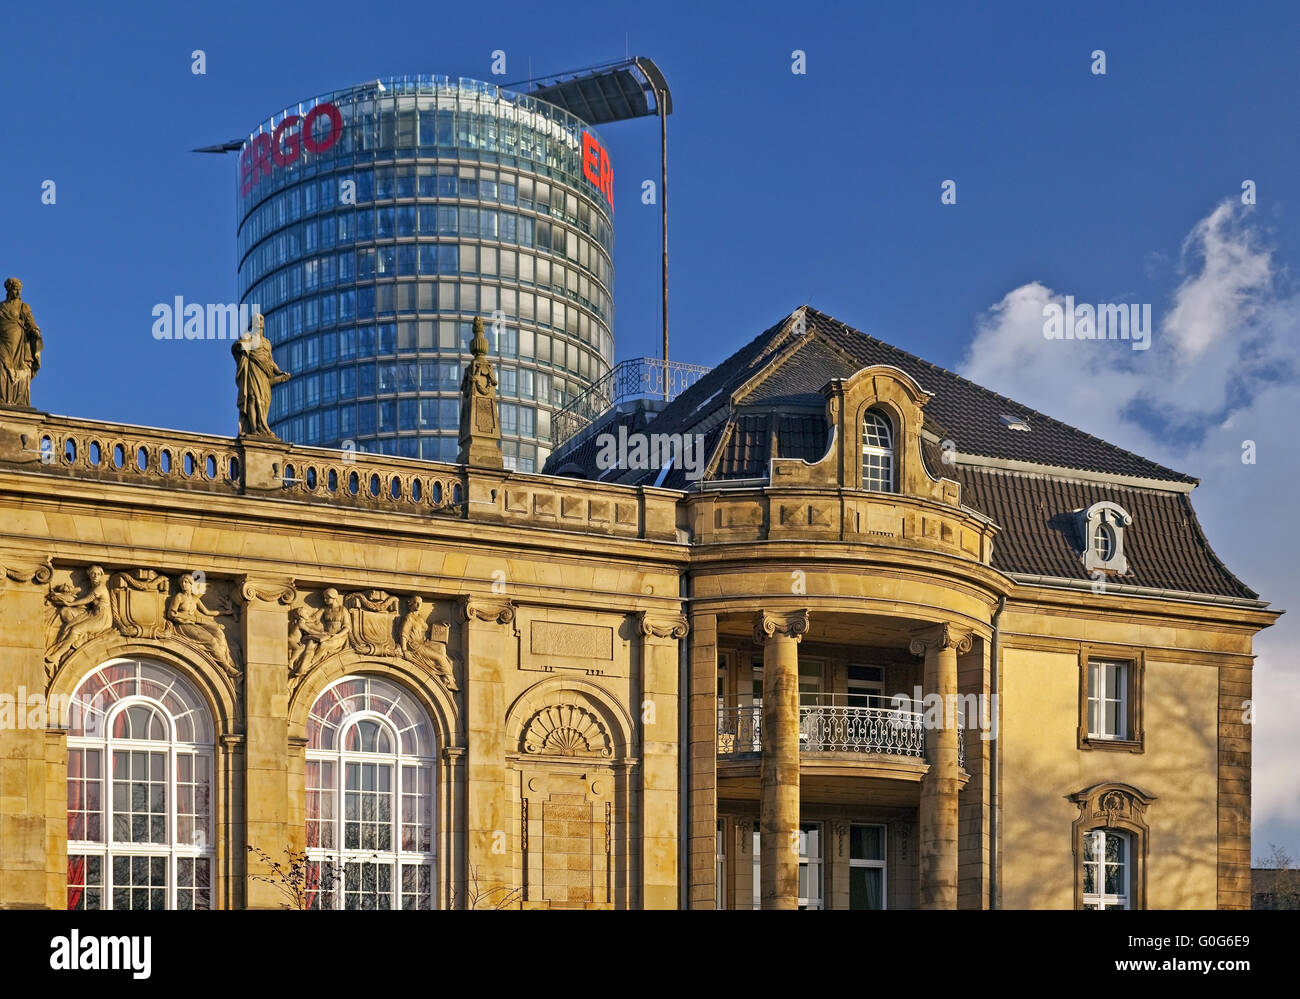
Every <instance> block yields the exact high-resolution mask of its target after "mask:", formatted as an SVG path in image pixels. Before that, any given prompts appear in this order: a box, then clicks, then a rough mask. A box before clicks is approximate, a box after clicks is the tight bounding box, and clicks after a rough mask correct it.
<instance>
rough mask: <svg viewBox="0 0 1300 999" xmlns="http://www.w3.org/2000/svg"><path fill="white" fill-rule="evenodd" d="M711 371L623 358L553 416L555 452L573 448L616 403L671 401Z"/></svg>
mask: <svg viewBox="0 0 1300 999" xmlns="http://www.w3.org/2000/svg"><path fill="white" fill-rule="evenodd" d="M711 370H713V369H712V368H707V367H703V366H701V365H699V364H683V363H682V362H681V361H664V360H663V359H662V358H657V357H634V358H630V359H629V360H626V361H620V362H619V363H618V364H616V365H614V367H612V368H610V369H609V370H608V371H607V372H605V374H603V375H602V376H601V377H600V378H598V379H596V381H594V382H593V383H592V384H591V385H590V387H588V388H587V389H586V390H585V391H583V392H580V393H579V394H578V395H576V396H575V397H574V398H573V399H572V400H571V401H570V402H569V404H568V405H567V406H565V407H564V408H563V409H562V410H560V411H559V412H558V413H556V414H555V415H554V416H552V417H551V450H552V452H553V453H561V452H564V451H567V450H571V448H572V446H573V445H574V444H576V443H577V438H578V436H579V435H580V434H581V433H582V431H584V430H586V429H587V428H588V427H590V426H591V425H592V424H594V423H595V422H596V421H597V420H599V419H600V417H602V416H603V415H604V414H605V413H607V412H609V411H610V410H611V409H613V408H615V407H616V406H618V405H620V404H622V403H626V402H631V401H632V400H637V399H640V400H646V401H648V402H657V403H660V404H666V403H669V402H672V400H673V399H676V398H677V397H678V396H679V395H681V394H682V393H683V392H685V391H686V390H687V389H688V388H690V387H691V386H692V385H694V384H695V383H696V382H697V381H699V380H700V379H701V378H702V377H703V376H704V375H706V374H708V373H709V372H710V371H711ZM566 445H568V446H567V447H566Z"/></svg>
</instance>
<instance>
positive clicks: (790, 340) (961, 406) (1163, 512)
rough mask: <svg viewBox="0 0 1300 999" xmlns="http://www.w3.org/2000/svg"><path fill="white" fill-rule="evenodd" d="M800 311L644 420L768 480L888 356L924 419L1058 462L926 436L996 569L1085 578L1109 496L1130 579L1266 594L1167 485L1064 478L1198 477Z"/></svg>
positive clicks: (723, 470)
mask: <svg viewBox="0 0 1300 999" xmlns="http://www.w3.org/2000/svg"><path fill="white" fill-rule="evenodd" d="M797 318H798V313H795V314H792V315H791V316H788V317H786V318H785V319H783V320H782V321H781V322H779V323H777V324H776V325H775V326H772V327H771V328H769V329H767V330H764V331H763V332H762V333H761V334H759V335H758V336H757V337H755V338H754V339H753V340H751V341H750V342H749V343H747V344H745V346H743V347H741V348H740V349H739V350H738V351H736V353H734V354H733V355H732V356H731V357H729V358H728V359H727V360H725V361H723V362H722V363H721V364H720V365H718V366H717V367H716V368H714V369H713V370H712V371H711V372H709V373H708V374H707V375H705V376H704V377H703V378H701V379H700V380H699V381H698V382H697V383H696V384H695V385H693V386H691V388H689V389H687V390H686V391H685V392H683V393H682V394H681V395H680V396H678V397H677V398H676V399H675V400H673V402H671V403H670V404H669V405H668V406H667V407H665V408H664V410H663V411H662V412H661V413H660V415H659V416H658V417H657V418H656V419H655V420H654V421H653V423H652V424H650V425H649V426H648V427H647V428H646V429H647V430H648V431H649V432H651V433H663V434H693V433H703V434H704V436H705V455H706V460H712V461H713V463H714V467H713V469H712V472H711V474H710V478H712V479H750V478H763V477H766V475H767V473H768V467H769V464H768V463H769V461H770V459H771V458H772V453H771V452H772V444H773V435H772V429H773V426H775V429H776V450H777V456H778V457H783V458H801V459H803V460H805V461H816V460H817V459H818V458H820V457H822V456H823V455H824V454H825V453H826V447H827V443H828V429H829V428H828V427H827V424H826V420H825V398H824V397H823V396H822V393H821V389H822V386H824V385H825V384H826V383H827V382H828V381H830V380H831V379H832V378H847V377H849V376H851V375H852V374H853V373H854V372H856V371H859V370H861V369H862V368H864V367H869V366H871V365H876V364H883V365H889V366H892V367H896V368H899V369H901V370H902V371H904V372H906V373H907V374H909V375H910V376H911V377H912V378H914V379H915V380H916V381H917V382H918V383H919V384H920V386H921V388H923V389H924V390H926V391H927V392H929V393H931V396H932V398H931V399H930V401H929V403H927V404H926V407H925V410H924V414H925V428H926V430H927V431H928V432H930V433H933V434H935V435H937V436H938V437H939V438H940V439H942V440H951V441H952V442H953V445H954V446H955V449H956V451H957V452H958V453H959V454H964V455H972V456H983V457H988V458H996V459H1001V460H1004V461H1019V462H1026V463H1029V464H1034V465H1041V466H1048V467H1051V468H1056V469H1059V470H1060V473H1059V475H1060V477H1059V478H1052V477H1049V476H1045V475H1037V474H1023V473H1015V472H1009V471H1002V470H994V469H985V468H979V467H972V466H970V465H955V464H945V463H944V462H943V457H942V451H941V449H940V447H939V446H938V445H936V444H934V443H932V442H929V441H925V440H923V441H922V454H923V457H924V460H925V463H926V466H927V468H928V469H929V470H930V473H931V475H933V476H934V477H935V478H950V479H956V480H957V481H959V482H960V483H961V484H962V503H963V504H965V505H966V506H969V507H970V508H972V509H973V510H976V511H977V512H980V513H983V514H984V515H985V516H987V517H989V518H990V519H991V520H992V521H993V522H994V523H996V524H997V525H998V526H999V527H1000V528H1001V533H1000V534H999V535H998V536H997V539H996V540H995V542H994V548H993V550H994V560H993V564H994V566H995V567H996V568H998V569H1001V570H1003V571H1005V572H1015V573H1023V574H1027V575H1041V576H1050V577H1054V578H1066V579H1080V580H1087V579H1088V578H1089V576H1088V574H1087V573H1086V572H1085V571H1084V569H1083V562H1082V559H1081V558H1080V545H1081V542H1082V539H1081V538H1079V537H1077V534H1078V531H1077V527H1076V521H1075V516H1074V514H1073V511H1075V510H1078V509H1083V508H1086V507H1088V506H1090V505H1092V504H1093V503H1095V502H1097V501H1098V500H1103V499H1105V500H1110V501H1112V502H1115V503H1118V504H1119V505H1120V506H1122V507H1123V508H1124V509H1126V510H1127V511H1128V512H1129V513H1131V514H1132V515H1133V518H1134V519H1133V525H1132V527H1130V528H1129V529H1128V530H1126V531H1125V541H1124V545H1125V554H1126V555H1127V556H1128V561H1129V566H1130V570H1131V571H1130V573H1129V574H1128V575H1126V576H1124V577H1122V578H1121V579H1120V580H1119V581H1120V582H1123V583H1127V584H1131V585H1136V586H1148V587H1153V588H1158V589H1167V590H1178V591H1185V592H1195V593H1204V594H1213V595H1217V596H1227V597H1245V598H1254V597H1255V594H1254V592H1253V591H1252V590H1250V589H1249V588H1248V587H1247V586H1245V584H1243V583H1242V582H1241V581H1240V580H1239V579H1237V578H1236V576H1234V575H1233V574H1232V573H1231V572H1230V571H1228V569H1227V568H1226V567H1225V566H1224V565H1223V563H1222V562H1220V561H1219V559H1218V557H1217V556H1215V554H1214V552H1213V551H1212V550H1211V549H1210V546H1209V543H1208V542H1207V541H1206V540H1205V536H1204V534H1203V532H1202V531H1201V528H1200V525H1199V524H1198V523H1197V521H1196V515H1195V514H1194V513H1193V512H1192V506H1191V502H1190V500H1189V498H1188V496H1187V495H1186V493H1185V492H1179V491H1175V489H1171V488H1160V487H1159V486H1158V485H1157V486H1156V487H1155V488H1142V487H1127V486H1119V485H1115V484H1111V483H1095V484H1085V483H1080V482H1077V481H1062V480H1063V479H1071V478H1072V476H1071V474H1070V473H1071V471H1076V472H1085V473H1093V474H1105V475H1122V476H1131V477H1134V478H1139V479H1148V480H1153V481H1154V483H1168V484H1169V486H1172V487H1177V486H1181V485H1183V484H1190V483H1195V482H1196V480H1195V479H1193V478H1192V477H1190V476H1188V475H1184V474H1183V473H1181V472H1177V471H1174V470H1173V469H1170V468H1166V467H1165V466H1163V465H1160V464H1157V463H1156V462H1153V461H1148V460H1147V459H1146V458H1143V457H1141V456H1139V455H1136V454H1133V453H1132V452H1129V451H1125V450H1123V449H1122V448H1118V447H1115V446H1114V445H1113V444H1108V443H1107V442H1106V441H1103V440H1100V439H1098V438H1096V437H1093V436H1092V435H1091V434H1087V433H1084V432H1083V431H1081V430H1078V429H1076V428H1074V427H1071V426H1069V425H1067V424H1065V423H1061V422H1060V421H1058V420H1053V419H1051V418H1050V417H1048V416H1044V415H1043V414H1042V413H1039V412H1037V411H1036V410H1033V409H1030V408H1029V407H1027V406H1022V405H1020V404H1019V403H1016V402H1013V401H1012V400H1010V399H1007V398H1006V397H1005V396H1001V395H998V394H997V393H996V392H991V391H989V390H988V389H986V388H983V387H982V386H979V385H976V384H975V383H974V382H971V381H968V380H967V379H965V378H962V377H961V376H960V375H957V374H954V373H953V372H951V371H948V370H947V369H945V368H941V367H939V366H937V365H934V364H931V363H929V362H928V361H924V360H922V359H920V358H919V357H916V356H914V355H912V354H909V353H907V351H904V350H900V349H899V348H897V347H894V346H892V345H890V344H887V343H884V342H883V341H881V340H877V339H876V338H874V337H870V336H867V335H866V334H865V333H861V332H859V331H858V330H855V329H851V328H850V327H848V326H846V325H844V324H843V323H841V322H839V321H838V320H836V319H832V318H831V317H830V316H827V315H825V314H823V313H820V312H818V311H817V310H815V309H812V308H807V309H805V310H804V313H803V320H804V321H803V322H802V323H800V322H798V321H797ZM1003 414H1006V415H1009V416H1015V417H1019V418H1022V419H1023V420H1025V422H1026V423H1028V424H1029V426H1030V428H1031V429H1030V430H1029V432H1028V433H1026V432H1023V431H1016V430H1011V429H1009V428H1007V427H1006V426H1004V425H1003V423H1002V420H1001V417H1002V416H1003ZM635 429H639V427H638V428H635ZM594 457H595V450H594V448H592V447H591V446H589V445H588V446H585V447H583V448H581V449H580V450H579V451H578V452H575V453H574V454H572V455H567V456H565V458H564V462H563V463H564V464H568V463H571V462H573V463H577V464H579V465H582V466H583V467H586V466H587V465H588V464H590V465H592V466H593V468H592V469H591V470H590V471H589V472H588V476H587V477H589V478H593V479H594V478H597V477H598V476H599V474H600V472H599V470H597V469H594ZM547 470H548V471H552V472H553V471H554V469H552V468H550V467H549V466H548V469H547ZM658 477H659V472H658V470H648V471H626V472H623V473H621V474H617V473H616V474H615V475H611V476H607V477H606V479H605V480H604V481H616V482H621V483H624V484H628V485H644V484H653V483H655V482H656V481H657V480H658ZM661 484H662V485H663V486H665V487H667V488H672V489H683V488H686V487H687V486H689V485H690V483H689V481H688V480H687V478H686V475H685V473H684V471H683V470H682V469H679V468H673V469H671V470H670V471H669V473H668V474H667V475H666V476H664V480H663V482H662V483H661Z"/></svg>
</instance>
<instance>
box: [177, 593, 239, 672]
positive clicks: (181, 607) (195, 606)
mask: <svg viewBox="0 0 1300 999" xmlns="http://www.w3.org/2000/svg"><path fill="white" fill-rule="evenodd" d="M180 585H181V589H180V592H179V593H174V594H172V596H171V598H170V599H169V600H168V601H167V610H166V615H167V623H168V624H170V625H171V627H172V629H173V630H174V631H175V632H176V634H177V635H179V636H180V637H182V638H185V639H188V640H189V641H191V642H193V643H194V644H195V645H197V646H199V647H200V648H201V649H203V650H204V651H205V652H206V653H207V654H208V656H209V658H211V659H212V660H213V661H215V662H216V663H217V664H218V665H219V666H221V667H222V668H223V669H224V670H225V671H226V673H227V674H229V675H230V676H232V677H236V676H239V667H237V666H236V665H235V659H234V656H233V655H232V654H231V651H230V643H229V642H228V641H227V640H226V632H225V630H224V629H223V628H222V627H221V625H219V624H217V622H216V619H217V618H219V617H221V616H222V615H223V614H228V615H230V616H232V617H237V616H238V608H236V607H235V605H234V604H232V603H231V602H230V600H228V599H227V600H224V601H222V603H221V604H220V605H219V606H218V607H217V609H216V610H209V609H208V608H207V607H204V606H203V594H204V591H205V590H206V589H207V583H206V580H204V579H203V577H201V576H198V575H197V574H195V573H191V574H189V575H188V576H182V577H181V578H180Z"/></svg>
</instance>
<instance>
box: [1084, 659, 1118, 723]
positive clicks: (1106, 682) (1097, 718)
mask: <svg viewBox="0 0 1300 999" xmlns="http://www.w3.org/2000/svg"><path fill="white" fill-rule="evenodd" d="M1127 672H1128V665H1127V663H1120V662H1105V661H1098V660H1094V661H1092V662H1089V663H1088V738H1090V739H1126V738H1128V732H1127V726H1126V724H1125V722H1126V718H1125V714H1126V712H1125V700H1126V693H1127V690H1126V688H1127V675H1126V674H1127Z"/></svg>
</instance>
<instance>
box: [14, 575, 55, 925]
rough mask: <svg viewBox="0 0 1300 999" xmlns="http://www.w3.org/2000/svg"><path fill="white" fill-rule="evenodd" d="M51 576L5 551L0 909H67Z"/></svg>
mask: <svg viewBox="0 0 1300 999" xmlns="http://www.w3.org/2000/svg"><path fill="white" fill-rule="evenodd" d="M50 575H51V570H50V567H49V565H48V563H47V564H44V565H41V564H39V563H38V562H37V561H36V560H35V558H34V557H33V556H31V555H18V554H15V555H8V554H0V695H4V697H5V701H6V702H7V705H8V707H7V708H5V709H0V710H3V714H4V715H5V717H4V723H3V724H0V909H44V908H54V909H63V908H66V907H67V896H66V894H65V892H66V884H67V866H66V865H67V849H66V844H67V841H68V840H67V811H66V809H67V804H66V803H67V783H66V781H67V751H66V748H65V747H66V741H65V740H63V739H61V738H59V737H58V735H57V733H56V734H54V735H53V737H51V736H47V734H46V725H59V724H61V723H63V719H55V718H48V719H47V718H46V717H44V716H45V714H46V712H45V708H44V704H45V693H46V684H47V678H46V673H45V667H44V659H45V621H46V618H47V617H48V616H49V606H48V605H47V604H46V603H45V585H46V584H47V583H48V582H49V581H50ZM33 709H36V710H33ZM59 761H62V780H61V781H53V780H51V779H50V778H51V772H52V771H54V770H55V768H56V767H57V766H58V763H59ZM51 785H53V786H54V787H56V788H57V789H58V790H57V792H54V793H52V791H51ZM47 854H50V856H47Z"/></svg>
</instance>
